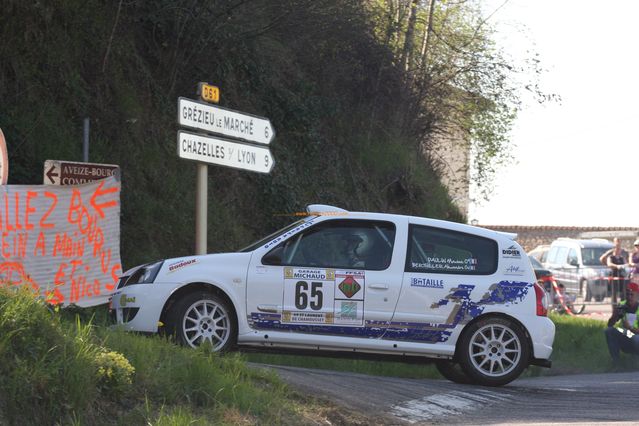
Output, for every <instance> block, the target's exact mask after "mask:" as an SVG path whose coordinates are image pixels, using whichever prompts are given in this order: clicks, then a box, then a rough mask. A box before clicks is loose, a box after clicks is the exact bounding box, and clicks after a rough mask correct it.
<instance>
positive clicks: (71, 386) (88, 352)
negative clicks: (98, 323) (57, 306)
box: [0, 288, 97, 424]
mask: <svg viewBox="0 0 639 426" xmlns="http://www.w3.org/2000/svg"><path fill="white" fill-rule="evenodd" d="M73 328H74V327H73V326H70V325H68V324H63V323H61V322H60V320H59V316H57V315H56V314H54V313H52V312H51V311H49V309H48V308H47V307H46V306H45V304H44V303H43V302H42V301H41V300H39V299H36V298H35V297H34V296H33V294H31V293H30V292H29V291H28V290H25V289H21V290H18V291H13V290H10V289H7V288H0V336H2V338H0V377H2V380H1V381H0V411H1V412H2V413H3V414H4V415H5V417H6V418H7V420H8V421H9V422H10V423H13V422H16V421H18V420H19V421H20V422H24V423H27V424H29V423H39V424H50V423H53V422H55V421H56V420H58V419H63V418H66V417H67V416H69V415H72V413H74V412H79V411H82V410H84V409H86V408H87V407H88V406H89V405H90V404H91V402H92V401H93V400H94V399H95V398H96V395H97V392H96V389H95V387H94V386H92V385H93V383H94V380H95V379H94V376H95V363H94V361H95V360H94V356H95V353H96V349H97V348H96V346H95V345H94V344H93V343H92V342H90V341H89V340H88V336H89V328H88V327H80V328H78V329H76V330H73ZM9 395H10V396H11V397H10V398H8V396H9Z"/></svg>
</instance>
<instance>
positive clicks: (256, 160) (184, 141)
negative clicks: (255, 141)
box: [178, 130, 274, 173]
mask: <svg viewBox="0 0 639 426" xmlns="http://www.w3.org/2000/svg"><path fill="white" fill-rule="evenodd" d="M178 156H179V157H180V158H184V159H187V160H195V161H199V162H202V163H209V164H217V165H220V166H226V167H233V168H236V169H243V170H250V171H253V172H258V173H269V172H270V171H271V169H272V168H273V163H274V160H273V156H272V155H271V152H270V151H269V149H268V148H264V147H261V146H255V145H246V144H243V143H238V142H233V141H229V140H226V139H221V138H217V137H214V136H204V135H196V134H193V133H188V132H184V131H182V130H180V131H178Z"/></svg>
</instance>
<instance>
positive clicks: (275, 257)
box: [262, 246, 284, 266]
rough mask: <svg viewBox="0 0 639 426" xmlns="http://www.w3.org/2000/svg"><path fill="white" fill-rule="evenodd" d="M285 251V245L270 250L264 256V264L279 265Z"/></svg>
mask: <svg viewBox="0 0 639 426" xmlns="http://www.w3.org/2000/svg"><path fill="white" fill-rule="evenodd" d="M283 253H284V247H282V246H278V247H275V248H274V249H273V250H271V251H269V252H268V253H266V254H265V255H264V257H263V258H262V264H264V265H273V266H279V265H281V264H282V254H283Z"/></svg>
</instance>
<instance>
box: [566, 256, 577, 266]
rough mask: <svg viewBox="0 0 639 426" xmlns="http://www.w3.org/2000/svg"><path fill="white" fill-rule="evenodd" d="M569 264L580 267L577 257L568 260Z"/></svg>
mask: <svg viewBox="0 0 639 426" xmlns="http://www.w3.org/2000/svg"><path fill="white" fill-rule="evenodd" d="M568 264H569V265H571V266H577V267H579V262H578V261H577V259H574V258H573V259H570V261H569V262H568Z"/></svg>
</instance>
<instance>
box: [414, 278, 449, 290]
mask: <svg viewBox="0 0 639 426" xmlns="http://www.w3.org/2000/svg"><path fill="white" fill-rule="evenodd" d="M410 286H411V287H429V288H444V280H434V279H431V278H411V279H410Z"/></svg>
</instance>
